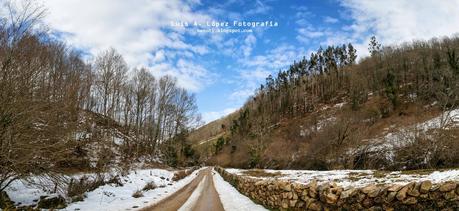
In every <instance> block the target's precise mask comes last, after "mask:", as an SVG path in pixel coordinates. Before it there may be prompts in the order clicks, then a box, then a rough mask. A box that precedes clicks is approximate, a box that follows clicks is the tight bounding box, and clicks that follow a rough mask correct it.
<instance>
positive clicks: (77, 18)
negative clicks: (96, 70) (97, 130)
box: [42, 0, 459, 121]
mask: <svg viewBox="0 0 459 211" xmlns="http://www.w3.org/2000/svg"><path fill="white" fill-rule="evenodd" d="M42 2H43V4H44V6H45V7H46V8H48V15H47V17H46V18H45V22H46V23H47V25H49V27H50V29H51V30H52V31H54V32H56V33H59V34H60V35H61V38H62V39H64V40H65V41H66V42H68V43H69V44H71V45H73V46H75V47H77V48H79V49H83V51H85V52H86V53H87V55H88V59H89V60H91V58H93V57H94V55H97V53H99V52H101V51H102V50H104V49H106V48H109V47H114V48H115V49H117V50H118V51H119V52H120V53H121V54H123V56H124V57H125V59H126V61H127V62H128V64H129V65H130V66H132V67H140V66H146V67H148V68H149V69H150V71H152V73H153V74H154V75H156V76H161V75H165V74H169V75H173V76H175V77H177V79H178V84H179V85H180V86H182V87H184V88H186V89H188V90H189V91H191V92H194V93H196V95H197V103H198V107H199V110H200V112H201V113H202V115H203V119H204V120H205V121H210V120H213V119H216V118H219V117H221V116H223V115H225V114H228V113H230V112H232V111H234V110H235V109H237V108H239V107H240V106H241V105H242V104H243V103H244V102H245V100H246V99H247V98H248V97H249V96H250V95H251V94H253V91H254V89H255V88H256V87H258V86H259V84H260V83H262V82H263V81H264V79H265V78H266V77H267V76H268V75H269V74H271V73H275V72H277V71H278V70H279V69H285V68H286V67H287V66H288V65H289V64H291V63H292V62H293V61H294V60H298V59H300V58H302V57H303V56H308V55H309V54H310V52H311V51H313V50H316V49H317V48H318V47H319V46H327V45H341V44H345V43H348V42H352V43H353V44H354V46H355V47H356V48H357V50H358V53H359V55H360V56H361V57H363V56H366V55H367V54H368V52H367V49H366V48H367V43H368V40H369V37H370V36H371V35H376V36H377V38H378V39H379V40H380V41H381V42H382V43H383V44H385V45H392V44H400V43H402V42H405V41H410V40H413V39H428V38H431V37H436V36H445V35H447V36H451V35H453V34H454V33H456V32H457V26H459V0H444V1H435V0H419V1H417V3H416V4H413V3H412V1H410V0H385V1H368V0H323V1H320V0H303V1H300V0H250V1H249V0H247V1H244V0H229V1H214V0H133V1H125V0H67V1H61V0H43V1H42ZM212 21H216V22H228V24H229V26H228V27H226V26H225V27H222V28H224V29H240V30H244V29H251V30H252V32H240V33H217V32H203V31H199V30H205V29H216V27H208V26H206V24H207V23H212ZM233 21H246V22H252V21H263V22H264V21H273V22H277V23H278V26H277V27H237V26H236V27H235V26H233ZM185 22H186V23H188V24H189V26H186V27H180V26H176V25H177V24H176V23H185ZM194 22H197V23H200V24H201V26H200V27H195V26H192V23H194ZM172 23H174V24H172Z"/></svg>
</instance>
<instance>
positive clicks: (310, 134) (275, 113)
mask: <svg viewBox="0 0 459 211" xmlns="http://www.w3.org/2000/svg"><path fill="white" fill-rule="evenodd" d="M351 46H352V45H350V44H349V45H347V46H346V45H343V46H338V47H335V46H330V47H328V48H326V49H325V50H324V49H323V48H319V50H318V51H317V52H316V53H313V54H312V55H311V57H310V58H308V59H307V58H304V59H303V60H301V61H299V62H294V63H293V64H292V65H291V66H290V68H289V69H287V70H286V71H280V72H279V73H278V75H277V76H276V77H273V76H269V77H268V78H267V79H266V83H265V84H263V85H261V86H260V88H259V89H257V90H256V92H255V94H254V96H253V97H251V98H250V99H249V100H248V101H247V102H246V104H245V105H244V106H243V107H242V108H241V109H240V110H239V111H237V112H235V113H234V114H231V115H230V116H228V117H225V118H223V119H222V120H220V122H219V121H217V122H212V123H209V124H208V125H206V126H203V128H208V129H209V128H212V130H211V129H209V130H210V131H212V133H208V135H207V136H206V135H201V136H198V137H199V139H195V140H194V141H193V143H194V147H195V148H196V149H198V151H200V152H201V153H202V155H204V156H201V159H202V161H203V162H207V163H208V164H218V165H223V166H231V167H241V168H247V167H263V168H299V169H343V168H346V169H361V168H373V169H374V168H377V169H400V168H402V169H403V168H406V169H412V168H437V167H453V166H456V165H457V163H458V162H457V161H459V157H458V156H457V154H458V153H457V152H459V151H458V150H459V149H458V148H457V147H456V145H457V141H456V140H458V139H457V136H458V127H457V125H453V126H451V127H447V126H446V125H445V124H440V125H438V126H437V127H434V128H428V129H421V128H420V127H419V125H422V123H423V122H425V121H428V120H430V119H432V118H441V119H445V120H446V119H450V118H454V117H453V116H451V115H447V114H451V113H449V112H448V111H451V110H454V109H455V108H456V107H457V105H458V102H459V101H458V99H459V98H458V94H459V91H458V90H459V83H458V82H459V80H458V79H459V58H458V56H457V55H456V51H459V38H457V37H453V38H444V39H442V40H438V39H432V40H430V41H416V42H413V43H407V44H404V45H402V46H389V47H385V48H383V49H379V48H371V47H372V46H370V51H371V53H372V56H371V57H368V58H364V59H363V60H361V61H360V62H359V63H358V64H355V62H354V61H353V60H352V59H350V58H352V57H353V54H354V53H355V51H354V50H352V49H353V48H352V47H351ZM221 121H225V122H226V123H227V124H225V125H224V127H220V128H219V126H222V124H221ZM228 123H229V124H228ZM223 128H225V130H224V129H223ZM388 134H400V135H398V137H397V139H398V142H400V143H404V144H397V145H396V146H391V147H390V150H389V149H386V148H385V147H386V145H383V144H381V143H382V140H383V139H384V138H383V137H385V136H387V135H388ZM191 137H193V133H192V135H191ZM199 143H201V144H199ZM203 145H204V146H203Z"/></svg>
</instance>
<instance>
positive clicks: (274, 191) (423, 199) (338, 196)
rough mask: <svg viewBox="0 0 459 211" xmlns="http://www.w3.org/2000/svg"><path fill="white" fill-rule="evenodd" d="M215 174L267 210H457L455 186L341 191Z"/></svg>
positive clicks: (327, 185) (457, 187) (371, 187)
mask: <svg viewBox="0 0 459 211" xmlns="http://www.w3.org/2000/svg"><path fill="white" fill-rule="evenodd" d="M215 169H216V170H217V172H219V173H220V175H222V177H223V178H224V179H225V180H226V181H227V182H229V183H231V184H232V185H233V186H234V187H235V188H236V189H237V190H239V192H241V193H242V194H244V195H246V196H248V197H249V198H251V199H252V200H254V201H255V202H257V203H259V204H262V205H264V206H265V207H267V208H270V209H280V210H459V183H458V181H445V182H442V183H438V184H433V183H432V182H431V181H428V180H427V181H420V182H411V183H408V184H406V185H398V184H374V185H368V186H365V187H358V188H353V187H347V188H343V187H340V186H338V185H337V184H335V183H333V182H330V183H324V184H320V185H319V184H318V183H317V181H315V180H313V181H311V182H310V183H308V184H300V183H293V182H288V181H283V180H276V179H254V178H250V177H245V176H240V175H236V174H231V173H228V172H227V171H225V170H224V169H223V168H221V167H215Z"/></svg>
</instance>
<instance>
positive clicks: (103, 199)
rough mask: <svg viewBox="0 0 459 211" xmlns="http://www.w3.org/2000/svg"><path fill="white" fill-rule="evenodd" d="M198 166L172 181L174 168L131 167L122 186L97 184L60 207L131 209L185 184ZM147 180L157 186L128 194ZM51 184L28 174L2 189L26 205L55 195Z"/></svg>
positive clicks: (85, 175) (195, 172)
mask: <svg viewBox="0 0 459 211" xmlns="http://www.w3.org/2000/svg"><path fill="white" fill-rule="evenodd" d="M201 169H202V168H201ZM201 169H199V170H196V171H194V172H193V173H192V174H191V175H188V176H187V177H185V178H183V179H181V180H179V181H176V182H175V181H172V178H173V176H174V171H168V170H164V169H141V170H133V171H130V172H129V174H128V175H126V176H121V177H120V181H121V183H122V184H123V186H117V185H116V184H106V185H103V186H100V187H98V188H96V189H95V190H93V191H90V192H87V193H85V195H86V197H85V198H84V200H83V201H79V202H74V203H69V204H68V206H67V207H66V208H65V209H64V210H82V211H85V210H127V209H130V210H132V209H135V208H141V207H144V206H149V205H151V204H154V203H156V202H158V201H160V200H161V199H163V198H165V197H167V196H169V195H170V194H172V193H174V192H175V191H177V190H179V189H180V188H182V187H183V186H185V185H187V184H188V183H189V182H191V181H192V180H193V179H194V178H195V177H196V175H197V172H198V171H200V170H201ZM113 176H114V175H113V172H111V173H106V174H105V178H106V180H108V179H110V178H112V177H113ZM64 177H65V179H66V180H70V179H71V178H73V179H76V180H78V179H79V178H81V177H86V178H88V179H89V180H94V179H95V177H96V176H95V174H75V175H72V176H64ZM149 182H153V183H154V184H155V185H156V186H157V188H156V189H153V190H149V191H143V195H144V197H140V198H134V197H132V194H133V193H134V192H136V191H138V190H142V189H143V188H144V187H145V185H146V184H147V183H149ZM54 187H55V184H54V182H53V180H52V179H50V178H47V177H31V178H29V179H28V180H27V181H25V180H16V181H14V182H13V183H11V185H10V186H9V187H7V188H6V192H7V194H8V196H9V197H10V199H11V200H12V201H14V202H15V204H16V205H21V206H28V205H34V204H36V203H37V201H38V200H39V199H40V196H54V195H57V193H52V192H53V189H54ZM60 189H62V190H58V192H59V193H60V194H61V195H63V194H65V193H66V191H67V186H63V187H60Z"/></svg>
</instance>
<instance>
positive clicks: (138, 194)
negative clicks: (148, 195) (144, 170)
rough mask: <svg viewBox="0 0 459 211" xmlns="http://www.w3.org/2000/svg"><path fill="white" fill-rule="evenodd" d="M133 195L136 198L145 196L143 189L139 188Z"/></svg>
mask: <svg viewBox="0 0 459 211" xmlns="http://www.w3.org/2000/svg"><path fill="white" fill-rule="evenodd" d="M132 197H134V198H140V197H143V193H142V191H140V190H137V191H135V192H134V193H133V194H132Z"/></svg>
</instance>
